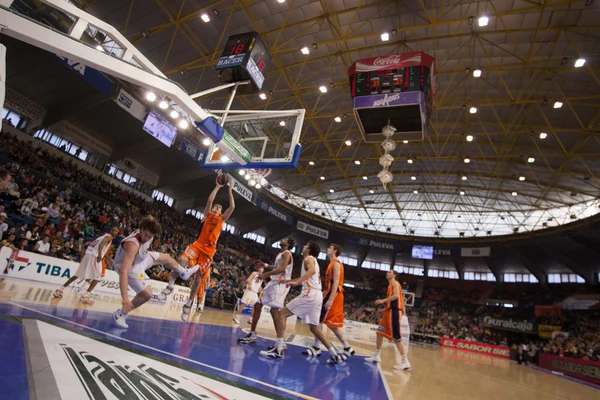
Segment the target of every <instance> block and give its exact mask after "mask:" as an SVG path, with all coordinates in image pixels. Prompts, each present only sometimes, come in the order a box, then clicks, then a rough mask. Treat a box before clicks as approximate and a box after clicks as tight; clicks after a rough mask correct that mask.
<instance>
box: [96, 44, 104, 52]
mask: <svg viewBox="0 0 600 400" xmlns="http://www.w3.org/2000/svg"><path fill="white" fill-rule="evenodd" d="M96 50H98V51H104V49H103V48H102V46H100V45H98V46H96Z"/></svg>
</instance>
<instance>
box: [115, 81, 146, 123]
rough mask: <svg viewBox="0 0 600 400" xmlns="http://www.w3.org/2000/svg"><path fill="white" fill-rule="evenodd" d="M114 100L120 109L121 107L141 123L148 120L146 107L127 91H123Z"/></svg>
mask: <svg viewBox="0 0 600 400" xmlns="http://www.w3.org/2000/svg"><path fill="white" fill-rule="evenodd" d="M114 100H115V102H116V103H117V104H118V105H119V107H121V108H122V109H124V110H125V111H127V112H128V113H129V114H131V115H133V116H134V117H135V118H137V119H139V120H140V121H144V119H145V118H146V107H144V105H143V104H142V103H140V102H139V101H137V99H136V98H135V97H133V96H132V95H131V94H129V93H127V92H126V91H125V89H121V90H120V91H119V94H118V95H117V97H116V98H115V99H114Z"/></svg>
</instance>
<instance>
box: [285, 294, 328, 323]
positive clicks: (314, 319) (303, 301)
mask: <svg viewBox="0 0 600 400" xmlns="http://www.w3.org/2000/svg"><path fill="white" fill-rule="evenodd" d="M322 306H323V292H321V291H320V290H315V289H309V290H308V292H306V293H303V294H301V295H300V296H298V297H296V298H295V299H294V300H292V301H290V302H289V303H288V305H287V308H288V310H290V311H291V312H292V313H294V315H295V316H297V317H298V318H300V319H301V320H302V322H304V323H305V324H310V325H319V323H320V317H321V308H322Z"/></svg>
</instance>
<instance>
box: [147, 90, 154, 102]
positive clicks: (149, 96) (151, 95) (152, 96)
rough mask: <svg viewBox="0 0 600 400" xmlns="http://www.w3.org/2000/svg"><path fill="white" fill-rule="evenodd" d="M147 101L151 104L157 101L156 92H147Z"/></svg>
mask: <svg viewBox="0 0 600 400" xmlns="http://www.w3.org/2000/svg"><path fill="white" fill-rule="evenodd" d="M146 100H148V101H150V102H152V101H154V100H156V94H154V92H147V93H146Z"/></svg>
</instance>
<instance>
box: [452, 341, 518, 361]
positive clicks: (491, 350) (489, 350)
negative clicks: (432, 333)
mask: <svg viewBox="0 0 600 400" xmlns="http://www.w3.org/2000/svg"><path fill="white" fill-rule="evenodd" d="M441 344H442V347H451V348H455V349H460V350H468V351H474V352H476V353H480V354H487V355H489V356H494V357H501V358H507V359H509V358H510V349H509V348H508V347H505V346H494V345H491V344H487V343H477V342H468V341H466V340H459V339H451V338H447V337H443V338H442V340H441Z"/></svg>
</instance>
